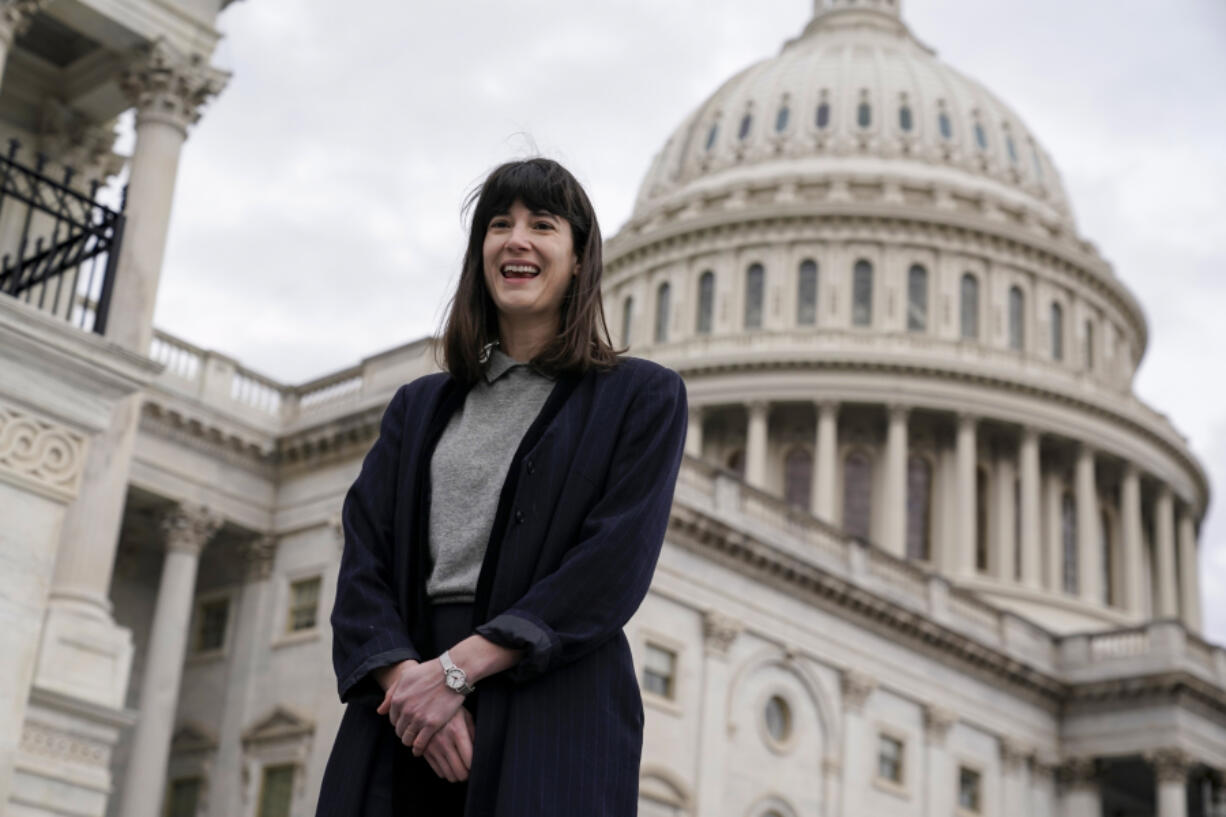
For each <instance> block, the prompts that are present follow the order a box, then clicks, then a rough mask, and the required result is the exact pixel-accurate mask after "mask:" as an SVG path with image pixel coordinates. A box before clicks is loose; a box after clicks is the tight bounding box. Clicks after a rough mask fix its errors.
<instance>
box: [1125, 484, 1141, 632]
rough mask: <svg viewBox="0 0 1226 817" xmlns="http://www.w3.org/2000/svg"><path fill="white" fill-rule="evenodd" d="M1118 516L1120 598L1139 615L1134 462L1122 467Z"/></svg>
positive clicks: (1138, 511) (1138, 505)
mask: <svg viewBox="0 0 1226 817" xmlns="http://www.w3.org/2000/svg"><path fill="white" fill-rule="evenodd" d="M1120 518H1121V522H1122V523H1123V524H1121V526H1120V527H1121V529H1122V533H1123V543H1122V544H1123V551H1124V560H1123V562H1124V563H1123V565H1122V567H1123V570H1124V595H1123V598H1122V599H1120V601H1121V602H1122V603H1123V606H1124V609H1125V610H1127V611H1128V612H1129V613H1130V614H1131V615H1133V616H1136V617H1137V618H1140V617H1141V616H1142V615H1144V612H1145V595H1144V594H1145V582H1144V581H1143V579H1144V572H1143V571H1144V564H1145V562H1144V559H1145V555H1144V554H1145V549H1144V547H1143V546H1142V544H1141V475H1140V473H1139V472H1138V471H1137V467H1136V465H1134V464H1133V463H1131V462H1130V463H1127V464H1126V465H1125V466H1124V480H1123V483H1122V484H1121V486H1120Z"/></svg>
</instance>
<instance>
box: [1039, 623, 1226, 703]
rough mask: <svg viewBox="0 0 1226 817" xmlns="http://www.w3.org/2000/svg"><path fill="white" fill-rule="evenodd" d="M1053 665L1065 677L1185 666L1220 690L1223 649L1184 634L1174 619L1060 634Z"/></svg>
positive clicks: (1089, 678) (1224, 679)
mask: <svg viewBox="0 0 1226 817" xmlns="http://www.w3.org/2000/svg"><path fill="white" fill-rule="evenodd" d="M1058 655H1059V667H1060V669H1061V671H1062V674H1063V675H1064V676H1065V679H1066V680H1068V681H1070V682H1077V683H1090V682H1094V681H1102V680H1108V679H1112V678H1119V677H1127V676H1133V675H1137V676H1140V675H1155V674H1159V673H1166V672H1172V671H1175V670H1183V671H1186V672H1188V673H1190V674H1192V675H1194V676H1196V677H1198V678H1200V679H1202V680H1204V681H1207V682H1209V683H1212V684H1215V685H1216V686H1218V687H1220V688H1222V689H1226V650H1223V649H1222V648H1221V647H1219V646H1217V645H1215V644H1210V643H1209V642H1207V641H1205V640H1204V639H1203V638H1200V637H1199V636H1197V635H1195V634H1193V633H1190V632H1188V631H1187V629H1186V628H1185V627H1184V625H1183V623H1182V622H1179V621H1176V620H1174V619H1164V620H1158V621H1151V622H1149V623H1147V624H1145V625H1142V626H1140V627H1132V628H1129V629H1126V630H1112V631H1109V632H1104V633H1082V634H1077V635H1069V636H1064V637H1063V638H1061V639H1060V643H1059V651H1058Z"/></svg>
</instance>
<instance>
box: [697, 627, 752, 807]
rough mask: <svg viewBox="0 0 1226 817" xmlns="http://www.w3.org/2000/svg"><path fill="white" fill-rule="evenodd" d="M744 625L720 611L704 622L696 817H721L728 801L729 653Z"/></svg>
mask: <svg viewBox="0 0 1226 817" xmlns="http://www.w3.org/2000/svg"><path fill="white" fill-rule="evenodd" d="M743 628H744V625H742V624H741V622H739V621H737V620H736V619H735V618H733V617H731V616H729V615H727V614H726V613H722V612H720V611H718V610H708V611H707V612H706V613H705V614H704V615H703V618H702V632H703V660H702V721H701V725H700V726H699V729H700V730H701V737H700V743H699V745H700V747H701V748H700V749H699V751H700V752H701V753H702V758H701V762H700V763H699V768H698V785H697V789H698V808H697V809H696V811H695V813H696V814H709V813H718V812H719V811H720V809H721V805H722V803H723V799H724V780H725V776H726V774H727V769H726V768H725V767H726V764H727V761H726V758H725V754H724V752H725V749H726V747H727V745H728V712H727V708H726V707H725V702H726V701H727V699H728V682H729V674H730V668H729V666H728V652H729V650H731V649H732V645H733V643H734V642H735V641H736V639H737V636H739V635H740V633H741V631H742V629H743Z"/></svg>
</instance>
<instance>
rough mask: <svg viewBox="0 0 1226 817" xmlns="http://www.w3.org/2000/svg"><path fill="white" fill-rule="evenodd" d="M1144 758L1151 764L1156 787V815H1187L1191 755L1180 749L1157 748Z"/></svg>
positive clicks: (1177, 816)
mask: <svg viewBox="0 0 1226 817" xmlns="http://www.w3.org/2000/svg"><path fill="white" fill-rule="evenodd" d="M1146 759H1147V760H1148V761H1149V762H1150V763H1151V764H1153V767H1154V782H1155V783H1156V784H1157V788H1158V814H1157V817H1187V815H1188V792H1187V789H1188V772H1189V771H1190V770H1191V767H1192V758H1191V756H1190V755H1188V753H1187V752H1184V751H1183V750H1181V749H1159V750H1157V751H1155V752H1153V753H1151V754H1149V755H1148V756H1147V757H1146Z"/></svg>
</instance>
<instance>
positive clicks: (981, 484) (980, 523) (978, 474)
mask: <svg viewBox="0 0 1226 817" xmlns="http://www.w3.org/2000/svg"><path fill="white" fill-rule="evenodd" d="M988 480H989V477H988V471H987V469H986V468H976V469H975V569H976V570H979V571H980V572H987V570H988V541H989V535H988V533H989V528H988V524H989V523H990V521H991V520H990V519H989V518H988V496H989V494H988V486H989V481H988Z"/></svg>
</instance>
